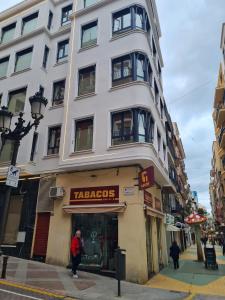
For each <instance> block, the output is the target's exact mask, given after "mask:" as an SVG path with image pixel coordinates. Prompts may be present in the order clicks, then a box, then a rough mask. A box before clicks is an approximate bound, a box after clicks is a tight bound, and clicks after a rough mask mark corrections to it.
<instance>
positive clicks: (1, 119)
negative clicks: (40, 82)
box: [0, 92, 48, 254]
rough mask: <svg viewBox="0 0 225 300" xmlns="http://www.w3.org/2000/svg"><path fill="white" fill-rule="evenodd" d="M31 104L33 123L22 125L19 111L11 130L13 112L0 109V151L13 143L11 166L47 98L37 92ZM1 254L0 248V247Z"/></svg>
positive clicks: (1, 225)
mask: <svg viewBox="0 0 225 300" xmlns="http://www.w3.org/2000/svg"><path fill="white" fill-rule="evenodd" d="M29 101H30V105H31V117H32V119H34V121H33V123H31V122H28V123H27V125H26V126H24V123H25V120H24V119H23V115H24V113H23V112H20V113H19V117H18V121H17V122H16V123H15V127H14V128H13V130H11V128H10V127H11V120H12V117H13V114H12V113H11V112H9V111H8V108H7V107H4V106H3V107H2V108H1V109H0V133H1V140H2V146H1V149H0V153H1V151H2V149H3V147H4V144H5V142H6V141H7V140H8V141H11V142H12V143H13V154H12V158H11V166H15V165H16V160H17V155H18V150H19V146H20V141H21V140H22V139H23V138H24V137H25V136H26V135H27V134H28V133H29V132H30V130H31V129H32V128H33V127H34V128H35V130H37V127H38V125H39V124H40V120H41V119H43V117H44V111H45V108H46V106H47V104H48V100H47V99H46V98H44V97H43V96H42V95H41V93H40V92H37V93H36V94H35V95H34V96H32V97H30V98H29ZM11 190H12V187H10V186H7V189H6V193H5V201H4V207H3V214H2V218H1V220H0V247H1V245H2V243H3V241H4V233H5V228H6V223H7V218H8V212H9V204H10V195H11ZM0 254H1V249H0Z"/></svg>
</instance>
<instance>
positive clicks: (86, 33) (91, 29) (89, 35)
mask: <svg viewBox="0 0 225 300" xmlns="http://www.w3.org/2000/svg"><path fill="white" fill-rule="evenodd" d="M97 25H98V22H97V21H95V22H92V23H90V24H87V25H84V26H82V37H81V47H82V48H84V47H88V46H91V45H96V43H97Z"/></svg>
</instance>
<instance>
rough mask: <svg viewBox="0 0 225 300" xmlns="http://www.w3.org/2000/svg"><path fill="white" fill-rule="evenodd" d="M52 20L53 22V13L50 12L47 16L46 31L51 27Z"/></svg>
mask: <svg viewBox="0 0 225 300" xmlns="http://www.w3.org/2000/svg"><path fill="white" fill-rule="evenodd" d="M52 20H53V13H52V11H51V10H50V11H49V14H48V25H47V28H48V30H50V29H51V27H52Z"/></svg>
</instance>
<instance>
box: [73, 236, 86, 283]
mask: <svg viewBox="0 0 225 300" xmlns="http://www.w3.org/2000/svg"><path fill="white" fill-rule="evenodd" d="M82 249H83V245H82V240H81V231H80V230H77V231H76V233H75V235H74V237H73V238H72V241H71V246H70V251H71V254H72V272H73V278H78V275H77V268H78V266H79V264H80V262H81V254H82Z"/></svg>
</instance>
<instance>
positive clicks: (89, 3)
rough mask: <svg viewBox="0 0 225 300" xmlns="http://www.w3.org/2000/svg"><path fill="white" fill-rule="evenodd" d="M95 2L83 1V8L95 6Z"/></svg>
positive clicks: (91, 0)
mask: <svg viewBox="0 0 225 300" xmlns="http://www.w3.org/2000/svg"><path fill="white" fill-rule="evenodd" d="M96 2H97V0H84V7H87V6H90V5H92V4H95V3H96Z"/></svg>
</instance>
